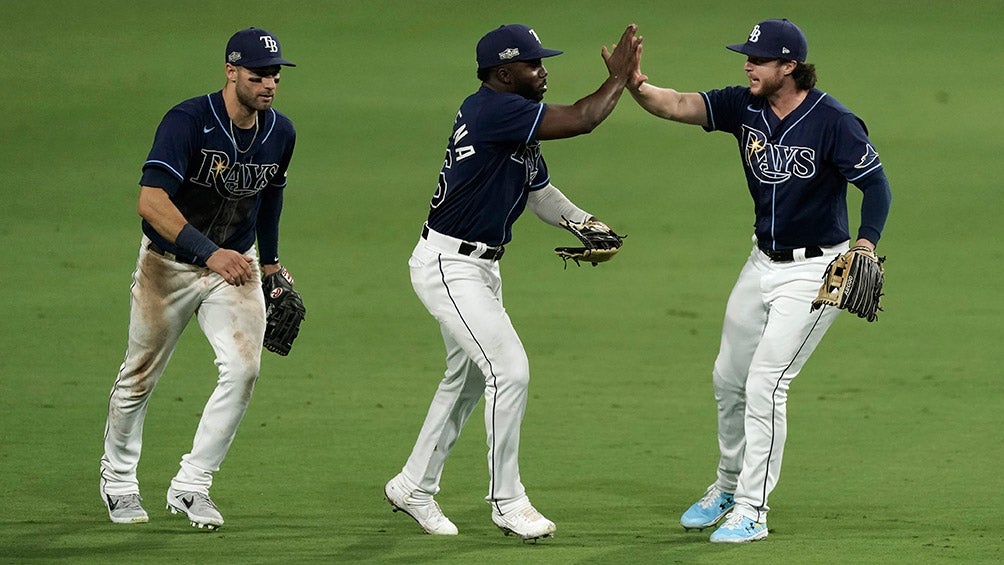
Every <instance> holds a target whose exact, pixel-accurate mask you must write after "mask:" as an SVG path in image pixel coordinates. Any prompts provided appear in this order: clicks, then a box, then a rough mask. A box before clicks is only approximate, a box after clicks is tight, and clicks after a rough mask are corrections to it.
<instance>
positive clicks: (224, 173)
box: [189, 149, 279, 199]
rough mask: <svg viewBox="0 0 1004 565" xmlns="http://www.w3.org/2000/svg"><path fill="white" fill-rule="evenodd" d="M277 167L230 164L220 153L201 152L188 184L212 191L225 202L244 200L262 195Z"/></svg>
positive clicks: (273, 165)
mask: <svg viewBox="0 0 1004 565" xmlns="http://www.w3.org/2000/svg"><path fill="white" fill-rule="evenodd" d="M278 170H279V165H278V164H276V163H267V164H259V163H233V164H231V163H230V156H229V155H227V154H226V153H224V152H223V151H213V150H211V149H203V150H202V163H201V165H200V166H199V171H198V173H197V174H195V175H194V176H193V177H191V178H190V179H189V180H190V181H191V182H193V183H195V184H197V185H199V186H204V187H207V188H209V187H212V188H214V189H216V192H217V193H219V195H220V196H222V197H224V198H227V199H235V198H246V197H248V196H253V195H255V194H258V193H259V192H261V191H262V190H263V189H264V188H265V187H266V186H268V183H269V182H271V180H272V177H274V176H275V173H276V171H278Z"/></svg>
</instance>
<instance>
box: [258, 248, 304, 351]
mask: <svg viewBox="0 0 1004 565" xmlns="http://www.w3.org/2000/svg"><path fill="white" fill-rule="evenodd" d="M261 288H262V292H264V293H265V342H264V345H265V349H268V350H269V351H271V352H273V353H278V354H279V355H289V350H290V348H292V347H293V340H295V339H296V336H297V335H299V334H300V323H301V322H303V320H304V319H305V318H306V315H307V309H306V308H305V307H304V306H303V298H302V297H300V293H299V292H297V291H295V290H293V277H292V275H290V274H289V271H287V270H286V269H284V268H281V267H280V268H279V270H278V271H276V272H273V273H272V274H270V275H266V276H264V277H263V278H262V281H261Z"/></svg>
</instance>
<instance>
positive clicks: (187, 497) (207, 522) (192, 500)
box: [167, 488, 223, 530]
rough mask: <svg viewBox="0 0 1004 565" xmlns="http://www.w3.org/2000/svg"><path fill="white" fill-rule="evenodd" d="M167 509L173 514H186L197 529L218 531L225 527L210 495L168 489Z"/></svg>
mask: <svg viewBox="0 0 1004 565" xmlns="http://www.w3.org/2000/svg"><path fill="white" fill-rule="evenodd" d="M167 509H168V510H170V511H171V514H184V515H186V516H188V519H189V520H190V521H191V522H192V526H194V527H196V528H206V529H208V530H216V529H218V528H219V527H220V526H222V525H223V515H222V514H220V511H219V510H217V509H216V505H215V504H213V501H212V499H211V498H209V495H208V494H203V493H201V492H193V491H179V490H174V489H173V488H169V489H167Z"/></svg>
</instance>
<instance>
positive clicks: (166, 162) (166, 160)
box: [140, 107, 199, 196]
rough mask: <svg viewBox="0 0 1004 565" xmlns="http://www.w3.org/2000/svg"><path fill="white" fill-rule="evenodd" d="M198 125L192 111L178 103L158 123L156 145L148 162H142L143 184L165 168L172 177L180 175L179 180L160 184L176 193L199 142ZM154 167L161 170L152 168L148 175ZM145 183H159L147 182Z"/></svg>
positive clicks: (154, 138) (169, 192) (170, 192)
mask: <svg viewBox="0 0 1004 565" xmlns="http://www.w3.org/2000/svg"><path fill="white" fill-rule="evenodd" d="M198 127H199V126H198V123H197V121H196V119H195V117H194V116H193V115H191V114H190V113H188V112H185V111H184V110H182V109H180V108H179V107H174V108H172V109H171V110H169V111H168V112H167V114H165V115H164V119H163V120H161V122H160V125H159V126H158V127H157V133H156V134H154V137H153V147H151V148H150V153H149V155H148V156H147V158H146V162H145V163H143V171H144V173H143V178H142V179H141V180H140V184H141V185H142V184H144V182H145V181H150V182H153V181H152V179H153V178H156V177H157V176H158V175H161V174H162V173H161V172H162V171H163V172H167V173H168V174H169V175H170V176H171V177H172V178H174V179H177V183H175V184H174V185H173V186H164V187H161V188H164V189H165V190H166V191H167V192H168V194H170V195H171V196H174V194H175V193H176V192H177V191H178V188H179V187H180V186H181V183H182V182H183V181H184V180H185V171H186V170H187V169H188V159H189V155H191V154H192V152H193V148H195V147H197V145H198V143H199V139H198V135H199V134H198ZM151 168H156V169H158V171H157V172H151V174H150V176H148V175H147V170H148V169H151ZM160 184H167V183H160ZM146 186H156V185H150V184H146Z"/></svg>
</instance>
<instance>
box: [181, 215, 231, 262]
mask: <svg viewBox="0 0 1004 565" xmlns="http://www.w3.org/2000/svg"><path fill="white" fill-rule="evenodd" d="M174 244H175V245H177V246H178V247H180V248H182V249H184V250H185V251H188V252H190V253H191V254H193V255H195V257H196V258H197V259H199V260H200V261H202V262H205V261H206V260H208V259H209V256H210V255H212V254H213V253H216V250H218V249H219V248H220V247H219V246H218V245H216V244H215V243H213V242H212V240H211V239H209V238H208V237H206V236H205V235H203V234H202V232H200V231H199V230H197V229H195V226H193V225H192V224H185V226H184V227H183V228H181V232H179V233H178V237H177V238H176V239H175V240H174Z"/></svg>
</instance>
